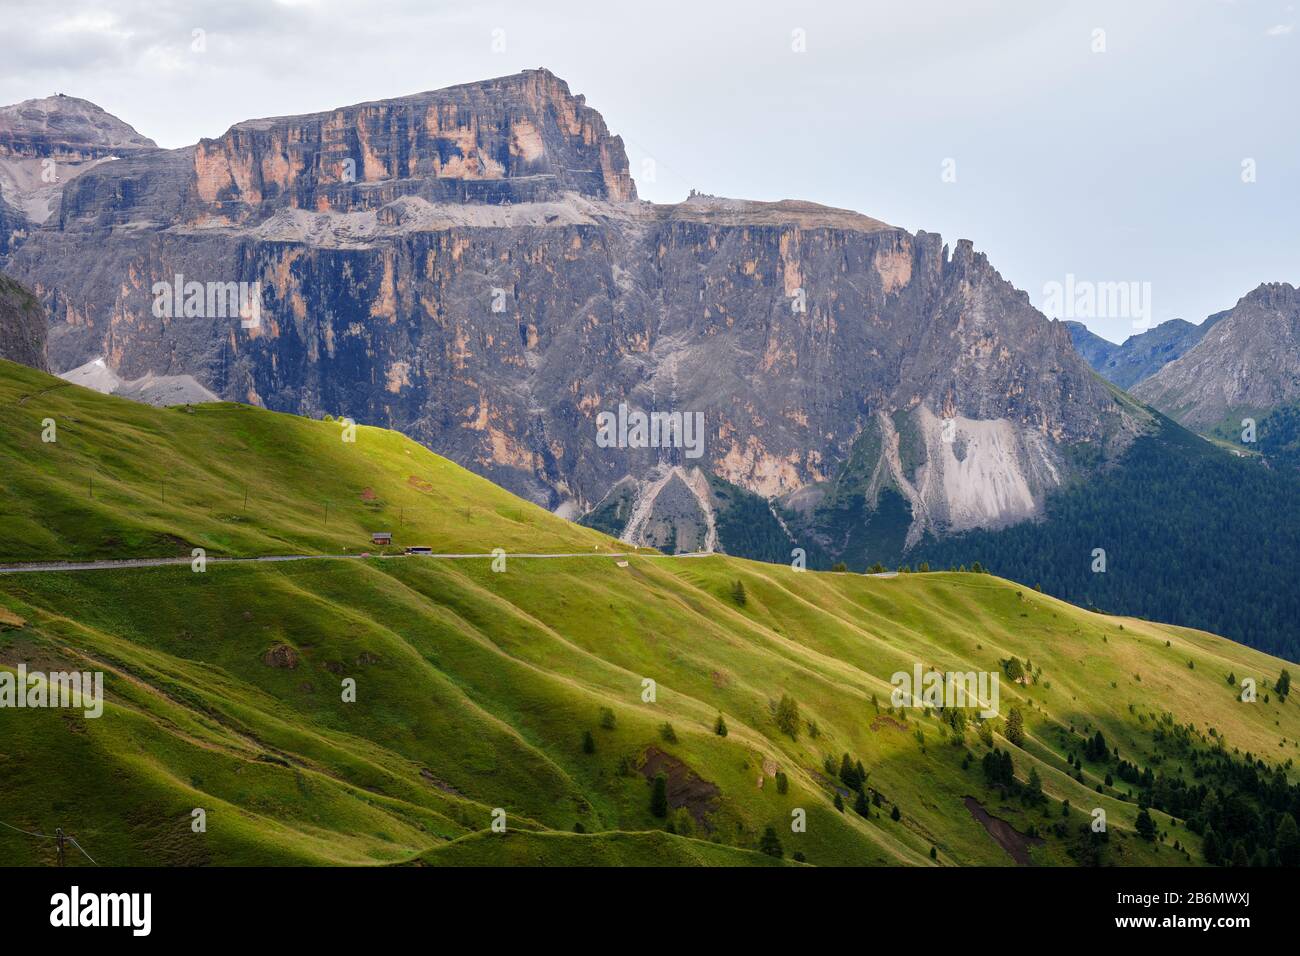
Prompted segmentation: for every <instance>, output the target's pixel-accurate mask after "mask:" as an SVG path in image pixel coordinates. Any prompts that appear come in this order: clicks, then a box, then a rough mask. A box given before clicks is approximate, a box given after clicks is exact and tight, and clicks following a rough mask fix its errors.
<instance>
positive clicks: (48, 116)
mask: <svg viewBox="0 0 1300 956" xmlns="http://www.w3.org/2000/svg"><path fill="white" fill-rule="evenodd" d="M156 148H157V144H156V143H155V142H154V141H153V140H151V139H149V138H148V137H146V136H141V135H140V134H139V133H137V132H136V131H135V129H134V128H133V127H132V126H130V125H129V124H128V123H125V122H123V121H122V120H120V119H118V118H117V117H116V116H114V115H113V114H112V113H109V112H108V111H107V110H105V109H103V108H102V107H100V106H97V105H96V104H94V103H92V102H90V101H89V100H83V99H81V98H79V97H76V96H68V95H66V94H64V93H56V94H55V95H53V96H46V97H43V98H41V99H33V100H24V101H23V102H21V103H15V104H13V105H12V106H0V156H11V157H19V158H29V159H30V158H42V159H44V158H50V159H68V160H75V161H82V160H87V159H96V158H100V157H103V156H108V155H112V154H116V153H122V152H128V151H135V150H140V149H156Z"/></svg>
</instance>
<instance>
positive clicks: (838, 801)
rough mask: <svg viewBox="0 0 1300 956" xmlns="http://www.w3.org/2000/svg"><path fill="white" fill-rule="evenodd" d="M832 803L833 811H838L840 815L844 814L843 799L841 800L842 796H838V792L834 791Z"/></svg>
mask: <svg viewBox="0 0 1300 956" xmlns="http://www.w3.org/2000/svg"><path fill="white" fill-rule="evenodd" d="M834 803H835V809H836V810H838V811H840V813H843V812H844V798H843V797H842V796H840V792H839V791H838V790H836V791H835V801H834Z"/></svg>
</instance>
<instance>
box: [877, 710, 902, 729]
mask: <svg viewBox="0 0 1300 956" xmlns="http://www.w3.org/2000/svg"><path fill="white" fill-rule="evenodd" d="M881 727H889V728H891V729H893V730H906V729H907V728H906V727H905V726H903V725H902V724H901V723H899V722H898V721H897V720H895V719H894V718H893V717H890V716H889V715H888V714H879V715H877V717H876V719H875V720H873V721H872V722H871V729H872V730H879V729H880V728H881Z"/></svg>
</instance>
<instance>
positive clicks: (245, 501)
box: [244, 485, 248, 511]
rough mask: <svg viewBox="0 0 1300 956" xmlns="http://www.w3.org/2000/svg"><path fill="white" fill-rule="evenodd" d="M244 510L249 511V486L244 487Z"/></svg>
mask: <svg viewBox="0 0 1300 956" xmlns="http://www.w3.org/2000/svg"><path fill="white" fill-rule="evenodd" d="M244 510H245V511H247V510H248V485H244Z"/></svg>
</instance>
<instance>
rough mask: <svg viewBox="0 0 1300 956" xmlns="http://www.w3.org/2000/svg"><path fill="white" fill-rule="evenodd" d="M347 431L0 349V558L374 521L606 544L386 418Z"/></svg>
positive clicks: (273, 540)
mask: <svg viewBox="0 0 1300 956" xmlns="http://www.w3.org/2000/svg"><path fill="white" fill-rule="evenodd" d="M51 422H52V423H53V426H52V427H53V431H51V430H50V427H51V426H50V425H49V423H51ZM48 437H53V438H54V440H53V441H46V440H44V439H46V438H48ZM345 437H347V436H346V433H345V429H344V426H342V425H341V424H339V423H337V422H317V421H311V420H309V419H305V418H299V417H296V416H293V415H281V414H276V413H273V412H266V411H262V410H259V409H255V408H252V407H250V406H247V405H235V404H228V403H215V404H210V405H195V406H190V407H185V406H179V407H176V408H171V409H161V410H160V409H154V408H150V407H148V406H144V405H136V404H134V403H128V402H124V401H122V400H121V399H117V398H113V397H111V396H107V395H100V394H98V393H95V392H91V391H88V390H86V389H82V388H78V387H77V386H74V385H69V384H68V383H66V382H63V381H61V380H60V379H57V378H52V377H50V376H48V375H44V374H42V373H40V372H36V371H33V370H31V369H29V368H25V367H23V366H21V365H15V364H13V363H10V362H4V361H0V562H7V561H51V560H60V559H64V558H74V557H75V558H83V559H84V558H121V557H138V556H159V555H188V554H189V553H190V549H191V548H193V547H202V548H205V549H207V551H208V553H209V554H212V555H235V554H240V555H263V554H294V553H328V554H346V553H349V552H351V553H354V554H356V553H360V552H363V551H373V550H375V549H374V548H372V546H371V544H370V534H371V532H373V531H391V532H392V533H393V534H394V536H395V537H394V546H395V547H393V548H390V549H388V550H393V551H400V550H401V547H402V546H403V545H409V544H415V545H428V546H431V547H433V548H434V549H435V550H439V551H443V550H446V551H452V550H457V551H481V552H488V551H491V550H492V549H493V548H498V547H500V548H505V549H506V550H508V551H513V550H520V549H526V548H535V549H538V550H543V549H545V550H554V551H571V552H577V551H592V550H596V549H599V548H602V547H607V546H609V545H611V542H610V539H609V538H607V537H605V536H604V535H601V534H598V533H596V532H593V531H589V530H586V529H584V528H581V527H578V526H577V525H574V524H571V523H570V522H567V521H564V520H562V519H559V518H556V517H554V516H552V515H550V514H549V513H547V512H546V511H544V510H540V509H537V508H531V507H529V506H528V505H526V504H525V503H524V502H521V501H520V500H519V499H518V498H516V497H515V496H514V495H512V494H510V493H509V492H506V491H504V490H502V489H500V488H498V487H497V486H495V485H493V484H491V483H490V482H487V481H483V480H482V479H479V478H477V477H475V476H473V475H471V474H470V473H469V472H467V471H465V470H464V469H462V468H458V467H456V466H455V465H453V464H451V463H450V462H448V461H447V460H446V459H443V458H440V457H438V456H437V455H435V454H433V453H432V452H430V451H428V450H427V449H425V448H424V447H422V446H420V445H417V444H415V443H414V442H412V441H409V440H407V439H406V438H404V437H402V436H401V435H399V434H397V433H396V432H391V431H388V430H386V429H382V428H369V427H365V426H356V428H355V434H354V437H355V440H354V441H350V442H349V441H345V440H344V438H345ZM381 550H382V549H381Z"/></svg>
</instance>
